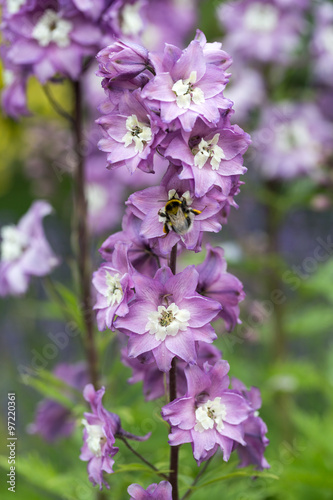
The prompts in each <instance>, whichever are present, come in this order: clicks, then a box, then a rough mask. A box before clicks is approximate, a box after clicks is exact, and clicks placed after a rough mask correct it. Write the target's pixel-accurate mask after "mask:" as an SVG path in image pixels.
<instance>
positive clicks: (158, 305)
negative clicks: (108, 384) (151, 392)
mask: <svg viewBox="0 0 333 500" xmlns="http://www.w3.org/2000/svg"><path fill="white" fill-rule="evenodd" d="M133 281H134V285H135V292H136V296H135V300H134V301H133V302H131V304H129V313H128V314H127V315H126V316H125V317H124V318H120V317H118V318H117V320H116V321H115V326H116V328H118V329H119V330H120V331H122V332H124V333H126V334H127V335H129V341H128V355H129V356H130V357H138V356H139V355H140V354H143V353H146V352H148V351H152V354H153V356H154V358H155V361H156V363H157V366H158V368H159V369H160V370H161V371H164V372H168V371H169V370H170V367H171V361H172V359H173V358H174V357H175V356H177V357H179V358H181V359H183V360H184V361H186V362H187V363H194V362H195V361H196V359H197V352H196V346H195V343H196V341H202V342H208V343H211V342H212V341H213V340H214V339H215V338H216V335H215V332H214V330H213V328H212V327H211V326H210V325H209V322H210V321H211V320H212V318H214V317H215V316H216V313H217V312H218V310H219V309H220V308H221V306H220V304H218V302H215V301H214V300H211V299H207V298H204V297H202V296H200V295H199V294H198V293H196V291H195V290H196V287H197V284H198V273H197V271H196V270H195V269H194V266H189V267H187V268H186V269H185V270H184V271H183V272H181V273H178V274H176V275H173V274H172V272H171V270H170V269H169V268H168V267H166V266H164V267H162V268H161V269H159V270H158V271H157V273H156V275H155V277H154V279H152V278H148V277H146V276H143V275H139V274H136V275H133Z"/></svg>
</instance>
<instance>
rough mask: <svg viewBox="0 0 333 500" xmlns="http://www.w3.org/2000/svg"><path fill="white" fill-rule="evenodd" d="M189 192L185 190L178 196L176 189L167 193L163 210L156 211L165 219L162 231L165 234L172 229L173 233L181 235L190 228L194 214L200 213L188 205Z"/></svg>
mask: <svg viewBox="0 0 333 500" xmlns="http://www.w3.org/2000/svg"><path fill="white" fill-rule="evenodd" d="M188 199H189V193H188V192H186V193H184V194H183V196H182V197H181V198H179V196H178V194H177V192H176V191H174V190H172V191H171V192H170V193H169V200H168V201H167V202H166V205H165V207H164V211H163V210H159V211H158V215H159V216H160V217H161V218H162V219H165V222H164V226H163V232H164V233H165V236H167V235H168V234H169V232H170V229H172V230H173V231H174V232H175V233H177V234H179V235H180V236H183V235H184V234H186V233H188V231H189V230H190V229H191V226H192V223H193V219H194V216H195V215H199V214H201V211H200V210H195V209H193V208H190V207H189V206H188Z"/></svg>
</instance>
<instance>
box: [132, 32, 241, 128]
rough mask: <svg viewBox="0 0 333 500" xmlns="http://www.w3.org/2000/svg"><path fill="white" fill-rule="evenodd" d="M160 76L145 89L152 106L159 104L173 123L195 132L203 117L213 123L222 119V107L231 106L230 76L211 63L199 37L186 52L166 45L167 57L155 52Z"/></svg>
mask: <svg viewBox="0 0 333 500" xmlns="http://www.w3.org/2000/svg"><path fill="white" fill-rule="evenodd" d="M151 60H152V62H153V65H154V68H155V71H156V76H154V77H153V78H152V79H151V80H150V81H149V82H148V83H147V85H146V86H145V87H144V88H143V90H142V94H141V95H142V97H143V98H144V99H147V100H148V105H150V106H159V107H160V114H161V119H162V121H163V122H164V123H166V124H170V123H171V122H174V121H175V120H179V122H180V125H181V127H182V128H183V129H184V130H186V131H191V130H192V128H193V126H194V123H195V120H196V119H197V117H198V116H200V117H201V118H202V119H203V120H205V121H206V122H207V123H208V124H211V126H213V125H214V124H215V123H217V122H218V121H219V118H220V112H219V110H220V109H222V110H226V109H229V108H231V106H232V102H231V101H229V100H228V99H225V98H224V97H223V94H222V92H223V90H224V88H225V86H226V84H227V82H228V77H229V75H227V74H226V73H225V72H224V71H223V69H221V68H219V67H217V66H216V65H214V64H208V63H207V62H206V59H205V55H204V50H203V48H202V46H201V44H200V42H199V40H193V41H192V42H191V43H190V45H189V46H188V47H187V49H185V50H184V51H181V50H180V49H179V48H177V47H175V46H173V45H168V44H167V45H166V46H165V49H164V53H163V57H161V56H160V55H156V56H155V55H153V54H151Z"/></svg>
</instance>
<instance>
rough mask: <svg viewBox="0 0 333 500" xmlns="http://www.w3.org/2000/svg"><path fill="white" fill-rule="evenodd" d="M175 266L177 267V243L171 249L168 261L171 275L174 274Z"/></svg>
mask: <svg viewBox="0 0 333 500" xmlns="http://www.w3.org/2000/svg"><path fill="white" fill-rule="evenodd" d="M176 265H177V243H176V244H175V245H174V246H173V247H172V250H171V254H170V260H169V267H170V269H171V271H172V272H173V274H176Z"/></svg>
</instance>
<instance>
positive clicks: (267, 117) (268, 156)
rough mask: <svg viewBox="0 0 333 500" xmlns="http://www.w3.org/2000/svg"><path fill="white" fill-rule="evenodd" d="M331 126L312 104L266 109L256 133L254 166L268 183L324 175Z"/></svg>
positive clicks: (329, 144)
mask: <svg viewBox="0 0 333 500" xmlns="http://www.w3.org/2000/svg"><path fill="white" fill-rule="evenodd" d="M332 134H333V129H332V124H331V123H330V122H328V121H327V120H326V119H325V118H324V117H323V115H322V114H321V112H320V110H319V108H318V107H317V106H316V105H315V104H314V103H311V102H303V103H291V102H281V103H279V104H278V105H275V106H271V107H267V108H266V109H265V111H264V112H263V116H262V118H261V122H260V124H259V127H258V129H257V130H256V132H254V133H253V146H254V149H255V161H254V166H255V167H256V168H258V169H259V170H260V172H261V174H262V175H263V176H264V177H266V178H268V179H292V178H294V177H296V176H301V175H310V176H311V177H313V178H315V179H316V178H317V179H318V178H319V179H320V177H321V175H322V172H321V169H320V168H319V167H320V165H323V164H324V163H325V160H326V159H327V158H328V157H329V156H330V155H331V154H332Z"/></svg>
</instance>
